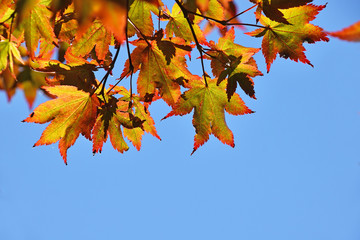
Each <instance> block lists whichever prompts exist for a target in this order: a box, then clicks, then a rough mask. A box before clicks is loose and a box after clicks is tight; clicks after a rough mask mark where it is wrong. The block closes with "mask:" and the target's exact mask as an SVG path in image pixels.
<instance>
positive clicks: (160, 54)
mask: <svg viewBox="0 0 360 240" xmlns="http://www.w3.org/2000/svg"><path fill="white" fill-rule="evenodd" d="M250 2H252V3H254V6H253V7H251V8H249V9H253V8H255V7H256V12H255V19H256V22H257V24H261V25H254V24H242V23H241V22H240V20H239V19H238V16H239V15H241V14H243V13H246V12H248V10H249V9H248V10H245V11H243V12H240V11H238V10H237V9H238V8H237V5H236V3H235V2H234V1H229V0H189V1H181V0H176V1H175V4H174V5H173V6H169V5H164V3H163V2H162V1H161V0H129V1H127V0H120V1H113V0H65V1H60V0H15V1H9V0H3V1H1V5H0V23H1V24H0V89H5V90H6V92H7V95H8V98H9V99H10V98H11V96H12V95H13V94H14V93H15V90H16V88H17V87H21V88H23V89H24V92H25V95H26V98H27V100H28V103H29V106H30V107H31V105H32V103H33V102H34V98H35V94H36V89H38V88H40V89H42V90H43V91H44V92H45V93H46V94H47V95H49V96H50V97H52V98H54V99H52V100H49V101H47V102H45V103H43V104H41V105H39V106H38V107H37V108H36V109H35V110H34V112H33V113H32V114H30V116H29V117H28V118H26V119H25V120H24V121H26V122H35V123H47V122H50V124H49V125H48V126H47V127H46V129H45V130H44V132H43V134H42V135H41V137H40V139H39V140H38V141H37V142H36V143H35V146H38V145H47V144H52V143H55V142H59V149H60V153H61V155H62V157H63V159H64V161H65V162H67V150H68V148H70V147H71V146H72V145H73V144H74V143H75V141H76V139H77V138H78V136H79V135H80V134H82V135H84V136H85V137H86V138H87V139H89V140H91V141H92V144H93V146H92V150H93V153H98V152H101V151H102V148H103V144H104V143H105V142H106V141H107V139H108V138H109V139H110V142H111V144H112V146H113V147H114V149H116V150H118V151H119V152H125V151H127V150H128V149H129V144H128V143H129V142H130V143H132V144H133V145H134V147H135V148H136V149H138V150H139V149H140V147H141V141H142V136H143V135H144V133H150V134H151V135H153V136H154V137H156V138H158V139H160V137H159V136H158V134H157V132H156V129H155V122H154V120H153V119H152V117H151V116H150V110H149V105H150V104H151V103H152V102H153V101H155V100H157V99H162V100H164V101H165V102H166V103H167V104H168V105H169V107H171V109H172V110H171V111H170V113H169V114H168V115H167V116H166V118H167V117H170V116H175V115H185V114H189V113H190V112H192V111H194V115H193V125H194V127H195V131H196V134H195V137H194V149H193V152H194V151H195V150H197V149H198V148H199V147H200V146H201V145H203V144H204V143H205V142H206V141H207V140H208V139H209V136H210V135H212V134H213V135H214V136H215V137H217V138H218V139H219V140H220V141H221V142H223V143H225V144H228V145H230V146H234V136H233V134H232V132H231V130H230V129H229V127H228V126H227V124H226V121H225V113H226V112H227V113H229V114H233V115H243V114H248V113H252V111H251V110H250V109H249V108H247V107H246V106H245V104H244V102H243V100H242V99H241V98H240V95H239V94H238V93H237V92H238V91H237V89H238V87H237V86H238V85H239V86H240V88H241V89H242V90H243V91H244V92H245V94H247V95H248V96H249V97H251V98H253V99H256V97H255V88H254V80H253V78H254V77H257V76H262V73H261V71H260V70H259V69H258V66H257V63H256V61H255V58H254V55H255V54H256V53H257V52H258V51H259V50H260V49H259V48H256V47H254V46H253V47H245V46H242V45H239V44H237V43H236V41H237V38H236V37H235V33H236V31H235V28H233V27H231V26H232V25H236V26H240V27H241V26H242V25H250V26H251V27H257V29H256V30H254V31H251V32H249V33H248V35H251V36H255V37H262V38H263V39H262V46H261V47H262V52H263V55H264V57H265V61H266V64H267V70H268V71H269V70H270V67H271V64H272V63H273V61H274V60H275V59H276V56H277V54H279V55H280V56H281V57H285V58H290V59H292V60H294V61H301V62H304V63H307V64H310V65H311V63H310V61H309V60H308V59H307V57H306V56H305V53H304V51H305V48H304V46H303V43H304V42H307V43H314V42H317V41H327V40H328V38H327V36H326V33H325V32H324V31H323V30H322V29H321V28H320V27H317V26H314V25H312V24H311V23H310V22H311V21H312V20H314V19H315V17H316V16H317V14H318V13H319V11H321V10H322V9H323V8H324V7H325V6H315V5H312V4H309V3H310V2H312V0H293V1H286V0H271V1H270V0H250ZM169 9H171V11H170V10H169ZM254 22H255V21H254ZM258 22H259V23H258ZM162 28H163V29H162ZM214 28H217V29H218V30H220V33H221V37H219V38H218V39H213V38H212V37H209V36H208V35H207V34H209V33H210V31H211V30H212V29H214ZM358 29H359V28H358V24H355V25H354V26H351V27H349V28H348V29H344V30H343V31H339V32H335V33H331V34H332V35H333V36H336V37H339V38H342V39H346V40H350V41H358V34H357V33H358V32H359V31H358ZM215 38H216V37H215ZM210 39H211V40H210ZM130 44H131V45H132V47H129V45H130ZM113 48H115V51H111V49H113ZM120 49H121V50H120ZM114 52H116V53H115V54H114ZM118 56H126V57H128V59H127V61H126V62H125V66H124V67H123V69H122V74H121V75H120V76H116V75H115V77H116V78H117V77H119V78H118V79H117V80H118V82H116V84H115V83H114V82H110V79H111V78H109V76H111V75H112V74H114V73H116V71H115V70H117V69H120V70H121V67H119V66H118V65H116V66H115V64H116V60H117V58H118ZM196 58H200V64H201V65H199V66H198V67H197V69H199V72H202V73H201V74H198V75H201V77H200V76H198V75H196V74H193V73H192V72H191V71H190V70H189V68H188V66H187V63H188V62H189V61H190V60H191V61H197V60H196ZM207 60H208V61H207ZM209 68H211V72H212V75H213V76H209V74H208V73H207V72H208V69H209ZM114 69H115V70H114ZM98 70H105V73H104V76H103V78H102V80H101V81H98V80H97V79H96V77H95V74H94V72H95V71H98ZM195 70H196V69H195ZM99 72H100V73H101V71H99ZM137 74H138V75H137ZM135 78H137V79H135ZM125 79H126V80H128V81H129V82H130V84H129V85H130V86H131V89H126V88H125V87H124V86H109V85H110V84H115V85H117V84H122V82H121V81H125ZM133 79H134V82H133ZM125 85H126V84H125ZM135 85H136V86H135ZM135 89H136V90H137V91H136V90H135Z"/></svg>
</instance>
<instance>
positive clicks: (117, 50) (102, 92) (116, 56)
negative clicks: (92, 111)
mask: <svg viewBox="0 0 360 240" xmlns="http://www.w3.org/2000/svg"><path fill="white" fill-rule="evenodd" d="M120 47H121V45H120V44H119V46H118V48H117V49H116V53H115V56H114V58H113V60H112V61H111V63H110V66H109V69H108V70H107V72H106V74H105V75H104V77H103V78H102V79H101V81H100V83H99V85H98V86H97V87H96V89H95V90H94V92H93V93H92V94H91V95H93V94H94V93H95V92H96V90H97V89H98V88H99V87H100V85H101V84H102V86H101V91H100V93H101V95H102V96H103V98H104V100H105V95H104V92H105V84H106V81H107V79H108V77H109V75H110V73H111V71H112V70H113V69H114V67H115V62H116V60H117V58H118V56H119V53H120Z"/></svg>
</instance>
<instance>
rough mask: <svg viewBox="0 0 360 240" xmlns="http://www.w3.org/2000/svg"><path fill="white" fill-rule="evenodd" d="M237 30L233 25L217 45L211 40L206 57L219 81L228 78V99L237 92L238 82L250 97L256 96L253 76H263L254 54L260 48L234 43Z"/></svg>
mask: <svg viewBox="0 0 360 240" xmlns="http://www.w3.org/2000/svg"><path fill="white" fill-rule="evenodd" d="M234 40H235V31H234V28H233V27H232V28H231V29H230V30H229V31H228V32H227V33H226V35H225V36H224V37H221V38H219V42H218V43H217V44H216V45H215V43H214V42H213V41H210V43H209V47H210V50H208V51H207V52H206V53H207V55H205V58H207V59H210V60H211V68H212V72H213V74H214V76H215V77H217V78H218V83H220V82H221V81H223V80H224V79H225V78H227V77H228V79H227V87H226V92H227V95H228V99H229V100H230V98H231V96H232V95H233V94H234V93H235V91H236V87H237V83H239V85H240V87H241V88H242V89H243V90H244V92H245V93H246V94H248V95H249V96H250V97H252V98H254V99H256V98H255V91H254V82H253V80H252V77H255V76H259V75H260V76H262V75H263V74H262V73H261V72H260V71H259V70H258V69H257V65H256V62H255V60H254V59H253V58H252V56H253V55H254V54H255V53H257V52H258V51H259V50H260V49H258V48H248V47H243V46H241V45H239V44H236V43H234Z"/></svg>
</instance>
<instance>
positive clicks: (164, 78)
mask: <svg viewBox="0 0 360 240" xmlns="http://www.w3.org/2000/svg"><path fill="white" fill-rule="evenodd" d="M161 36H162V32H161V31H160V32H158V35H157V37H156V38H155V39H154V40H147V41H145V40H143V39H140V40H137V41H133V42H131V44H133V45H135V46H136V48H135V49H134V50H133V52H132V53H131V58H132V64H133V66H134V70H135V72H136V71H138V70H140V73H139V77H138V80H137V87H138V93H139V95H140V97H142V98H143V97H145V96H147V95H154V94H155V92H156V89H157V88H159V89H160V94H161V96H162V98H163V100H164V101H165V102H166V103H167V104H169V105H173V104H175V102H176V101H177V100H178V98H179V96H180V95H181V91H180V85H179V84H178V83H177V82H176V80H177V79H184V78H185V79H190V78H194V77H195V76H193V75H192V74H191V73H190V72H189V70H188V69H187V65H186V60H185V57H184V56H185V55H186V54H189V52H190V50H191V47H190V46H188V45H182V44H183V43H184V42H183V40H180V39H177V38H173V39H172V40H171V41H169V40H161ZM129 69H130V68H129V61H127V62H126V64H125V68H124V71H123V74H122V76H128V75H129Z"/></svg>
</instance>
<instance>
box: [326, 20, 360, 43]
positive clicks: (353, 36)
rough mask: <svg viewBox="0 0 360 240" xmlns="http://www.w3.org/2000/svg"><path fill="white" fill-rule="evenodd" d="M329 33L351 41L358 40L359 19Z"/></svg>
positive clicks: (359, 32)
mask: <svg viewBox="0 0 360 240" xmlns="http://www.w3.org/2000/svg"><path fill="white" fill-rule="evenodd" d="M329 35H331V36H333V37H337V38H340V39H342V40H346V41H351V42H360V21H358V22H356V23H354V24H353V25H351V26H349V27H347V28H344V29H342V30H340V31H336V32H330V33H329Z"/></svg>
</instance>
